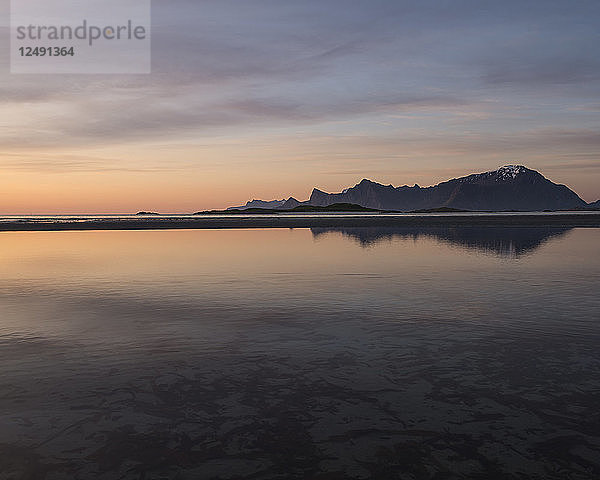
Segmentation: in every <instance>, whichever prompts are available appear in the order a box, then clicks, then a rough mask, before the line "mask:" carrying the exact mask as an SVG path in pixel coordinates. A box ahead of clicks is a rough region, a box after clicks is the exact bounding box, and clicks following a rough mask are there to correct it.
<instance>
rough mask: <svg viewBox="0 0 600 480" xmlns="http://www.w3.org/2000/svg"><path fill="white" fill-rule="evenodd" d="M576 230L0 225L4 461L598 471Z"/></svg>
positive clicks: (63, 469)
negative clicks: (27, 228)
mask: <svg viewBox="0 0 600 480" xmlns="http://www.w3.org/2000/svg"><path fill="white" fill-rule="evenodd" d="M568 231H569V230H567V229H564V230H553V231H547V230H544V231H542V230H538V229H535V231H532V232H526V231H525V230H521V229H518V232H513V231H501V230H497V229H493V230H490V229H486V230H485V232H479V231H478V230H472V231H469V232H467V233H465V232H464V230H463V231H456V232H454V231H453V232H447V231H444V232H440V231H439V230H435V231H425V232H424V231H423V230H419V231H408V232H407V231H401V232H400V233H399V232H398V231H397V230H394V231H391V232H390V231H383V232H382V231H381V230H377V231H366V230H364V229H361V230H360V231H359V232H356V231H347V232H346V233H345V232H344V231H342V232H340V231H339V230H334V231H332V230H328V231H326V232H324V231H321V232H318V231H313V232H311V231H309V230H304V229H296V230H288V229H281V230H243V231H233V230H228V231H217V230H215V231H147V232H126V231H116V232H46V233H22V232H21V233H14V234H9V235H0V269H1V271H2V273H3V274H2V277H0V411H1V412H2V415H0V478H2V479H4V478H7V479H27V480H37V479H40V480H42V479H43V480H55V479H63V478H74V479H87V478H94V479H100V480H113V479H115V478H122V479H126V480H139V479H146V480H154V479H156V480H158V479H163V478H168V479H170V480H174V479H197V478H200V479H213V478H214V479H226V478H229V479H259V480H260V479H264V480H267V479H273V478H298V479H302V480H304V479H319V480H325V479H367V478H375V479H380V478H381V479H386V480H387V479H407V480H408V479H410V480H414V479H440V478H446V479H459V478H481V479H483V478H485V479H517V478H519V479H523V478H527V479H539V480H542V479H543V480H546V479H554V480H558V479H561V480H562V479H563V478H571V479H576V480H587V479H592V478H600V454H599V452H600V434H599V433H598V432H600V417H599V416H598V415H597V410H598V392H599V391H600V377H599V376H598V375H597V372H598V371H599V369H600V353H599V350H598V348H597V346H598V342H599V341H600V324H599V323H598V321H597V313H598V311H600V297H598V296H597V295H596V292H595V289H594V288H592V287H595V286H596V285H599V284H600V230H597V229H596V230H594V229H587V230H585V229H574V230H573V231H571V233H569V235H565V233H566V232H568ZM325 233H330V234H325ZM340 233H345V235H341V234H340ZM494 235H495V236H494ZM315 238H316V239H317V241H315ZM384 238H386V239H387V241H381V240H382V239H384ZM449 239H452V240H449ZM457 239H460V241H458V240H457ZM549 239H552V241H548V240H549ZM357 240H358V242H357ZM364 245H371V247H372V248H362V246H364ZM457 245H460V246H464V247H466V248H467V249H468V250H465V249H463V248H455V247H456V246H457ZM506 245H513V246H514V248H513V250H510V249H508V251H509V252H511V251H514V252H515V255H516V252H519V253H518V254H519V255H520V256H519V257H518V260H515V261H503V259H501V258H499V257H498V255H503V254H504V253H503V252H506V251H507V248H506ZM484 252H485V253H490V252H491V253H492V255H487V254H485V255H484V254H483V253H484ZM525 252H528V253H529V254H528V255H524V253H525Z"/></svg>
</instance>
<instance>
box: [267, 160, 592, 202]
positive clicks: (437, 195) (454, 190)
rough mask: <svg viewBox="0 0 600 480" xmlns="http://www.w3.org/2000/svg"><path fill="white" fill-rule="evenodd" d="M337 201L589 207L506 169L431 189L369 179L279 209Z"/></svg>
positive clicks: (519, 169)
mask: <svg viewBox="0 0 600 480" xmlns="http://www.w3.org/2000/svg"><path fill="white" fill-rule="evenodd" d="M336 203H348V204H355V205H360V206H363V207H367V208H373V209H377V210H397V211H413V210H428V209H436V208H452V209H459V210H473V211H510V210H516V211H540V210H568V209H583V208H588V207H589V206H588V204H587V203H586V202H585V201H583V200H582V199H581V198H580V197H579V196H578V195H577V194H576V193H575V192H574V191H572V190H571V189H569V188H568V187H567V186H565V185H560V184H556V183H554V182H552V181H550V180H548V179H547V178H545V177H544V176H543V175H542V174H540V173H539V172H537V171H535V170H531V169H529V168H527V167H524V166H522V165H507V166H504V167H501V168H499V169H498V170H494V171H490V172H485V173H477V174H472V175H468V176H465V177H461V178H455V179H452V180H448V181H446V182H442V183H439V184H438V185H434V186H431V187H424V188H422V187H420V186H419V185H414V186H412V187H410V186H407V185H405V186H401V187H394V186H392V185H382V184H380V183H377V182H373V181H371V180H367V179H364V180H362V181H361V182H360V183H358V184H357V185H355V186H354V187H351V188H348V189H346V190H344V191H342V192H340V193H327V192H323V191H322V190H319V189H317V188H315V189H314V190H313V191H312V194H311V196H310V199H309V200H308V201H306V202H299V201H298V200H296V199H295V198H290V199H289V200H287V201H286V202H285V203H284V204H283V205H281V206H280V207H277V208H286V209H289V208H295V207H297V206H299V205H313V206H320V207H325V206H328V205H332V204H336Z"/></svg>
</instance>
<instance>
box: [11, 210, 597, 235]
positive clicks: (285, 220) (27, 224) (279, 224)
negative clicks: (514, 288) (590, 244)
mask: <svg viewBox="0 0 600 480" xmlns="http://www.w3.org/2000/svg"><path fill="white" fill-rule="evenodd" d="M424 226H445V227H460V226H513V227H514V226H540V227H546V226H564V227H600V212H598V213H589V212H587V213H564V214H540V213H533V214H519V215H515V214H479V215H456V214H453V215H422V216H386V215H355V216H341V215H335V214H332V215H322V216H318V217H315V216H307V215H281V216H277V215H269V216H264V217H242V216H234V215H232V216H229V217H223V216H219V217H210V216H198V217H179V218H174V217H164V218H160V217H153V218H119V219H115V218H107V219H98V218H94V219H88V220H86V219H81V218H74V219H61V220H52V219H50V220H48V219H45V220H43V221H42V220H31V219H28V220H25V219H23V220H11V221H0V231H58V230H157V229H214V228H311V227H424Z"/></svg>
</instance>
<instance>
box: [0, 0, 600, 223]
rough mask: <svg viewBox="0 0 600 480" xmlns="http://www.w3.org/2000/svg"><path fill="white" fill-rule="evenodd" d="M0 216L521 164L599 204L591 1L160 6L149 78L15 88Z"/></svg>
mask: <svg viewBox="0 0 600 480" xmlns="http://www.w3.org/2000/svg"><path fill="white" fill-rule="evenodd" d="M8 11H9V2H8V0H0V16H1V19H2V20H1V23H0V25H1V32H0V38H1V40H2V41H0V113H1V115H0V172H1V173H0V214H41V213H47V214H51V213H135V212H137V211H139V210H152V211H158V212H162V213H176V212H194V211H198V210H204V209H212V208H224V207H227V206H230V205H239V204H243V203H245V202H246V201H247V200H250V199H253V198H259V199H264V200H271V199H275V198H277V199H281V198H287V197H289V196H294V197H296V198H298V199H300V200H305V199H307V198H308V196H309V195H310V192H311V190H312V188H313V187H318V188H320V189H321V190H325V191H331V192H335V191H341V190H342V189H344V188H346V187H349V186H352V185H354V184H356V183H358V182H359V181H360V180H361V179H362V178H369V179H371V180H374V181H378V182H381V183H384V184H393V185H405V184H409V185H413V184H415V183H418V184H419V185H421V186H426V185H432V184H436V183H438V182H440V181H443V180H447V179H449V178H453V177H457V176H462V175H466V174H469V173H473V172H482V171H488V170H493V169H496V168H497V167H499V166H502V165H506V164H522V165H526V166H528V167H529V168H533V169H536V170H538V171H540V172H541V173H542V174H544V175H545V176H546V177H548V178H549V179H551V180H553V181H555V182H557V183H564V184H566V185H568V186H569V187H571V188H572V189H573V190H575V191H576V192H577V193H579V194H580V196H581V197H582V198H584V199H585V200H587V201H595V200H597V199H599V198H600V56H598V54H597V45H600V2H598V1H597V0H596V1H584V0H571V1H553V0H543V1H528V0H519V1H512V0H506V1H502V2H499V1H481V0H479V1H462V0H453V1H444V0H436V1H429V0H420V1H403V0H368V1H367V0H364V1H353V0H303V1H301V2H300V1H297V0H153V2H152V73H151V74H149V75H32V74H30V75H16V74H10V73H9V72H10V68H9V53H10V52H9V48H10V47H9V42H8V35H9V32H8Z"/></svg>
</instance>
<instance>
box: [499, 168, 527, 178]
mask: <svg viewBox="0 0 600 480" xmlns="http://www.w3.org/2000/svg"><path fill="white" fill-rule="evenodd" d="M525 170H526V168H525V167H524V166H523V165H505V166H504V167H500V168H499V169H498V175H499V176H500V177H501V178H502V179H503V180H505V179H509V178H512V179H514V178H516V177H517V175H519V173H523V172H524V171H525Z"/></svg>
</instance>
